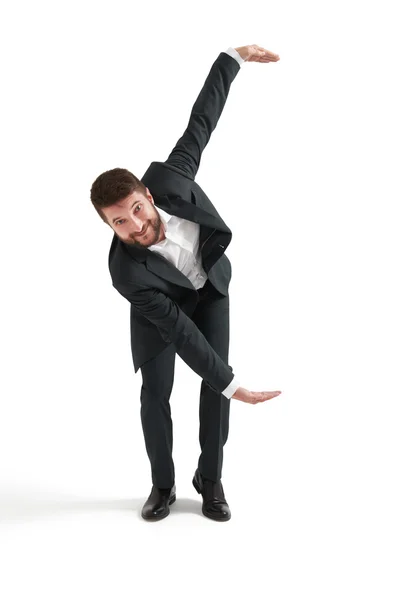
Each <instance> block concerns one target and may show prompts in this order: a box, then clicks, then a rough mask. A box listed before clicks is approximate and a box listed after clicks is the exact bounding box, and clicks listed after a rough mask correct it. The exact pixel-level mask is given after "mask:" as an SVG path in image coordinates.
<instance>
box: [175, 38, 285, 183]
mask: <svg viewBox="0 0 400 600" xmlns="http://www.w3.org/2000/svg"><path fill="white" fill-rule="evenodd" d="M277 60H279V55H278V54H274V53H273V52H270V51H269V50H266V49H265V48H262V47H261V46H257V45H256V44H253V45H250V46H240V47H238V48H232V47H230V48H228V49H227V50H226V51H225V52H221V53H220V54H219V56H218V57H217V59H216V60H215V62H214V63H213V65H212V67H211V69H210V72H209V74H208V76H207V79H206V80H205V83H204V85H203V87H202V89H201V92H200V94H199V95H198V97H197V99H196V102H195V103H194V105H193V108H192V111H191V113H190V118H189V123H188V126H187V128H186V130H185V132H184V134H183V135H182V137H180V138H179V140H178V141H177V143H176V145H175V147H174V148H173V150H172V152H171V153H170V155H169V156H168V158H167V160H166V161H165V162H166V164H170V165H173V166H175V167H177V168H178V169H180V170H181V171H183V173H184V174H185V175H186V176H187V177H189V178H190V179H194V178H195V176H196V173H197V171H198V169H199V166H200V159H201V155H202V153H203V150H204V148H205V147H206V145H207V144H208V142H209V139H210V137H211V134H212V132H213V131H214V129H215V127H216V125H217V123H218V120H219V118H220V116H221V113H222V110H223V108H224V106H225V102H226V100H227V97H228V93H229V89H230V86H231V83H232V81H233V80H234V79H235V77H236V75H237V74H238V72H239V69H240V66H241V65H242V64H243V62H245V61H248V62H276V61H277Z"/></svg>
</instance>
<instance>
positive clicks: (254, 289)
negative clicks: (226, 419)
mask: <svg viewBox="0 0 400 600" xmlns="http://www.w3.org/2000/svg"><path fill="white" fill-rule="evenodd" d="M393 9H394V3H390V2H383V3H381V4H380V5H379V7H378V5H377V4H376V3H365V2H354V1H350V2H349V0H347V1H346V2H344V1H341V2H335V3H327V2H323V3H322V2H310V1H306V2H287V1H286V2H285V1H282V2H279V3H277V2H265V1H264V0H263V1H255V2H251V1H250V2H237V3H235V2H231V1H226V2H216V1H214V2H209V3H207V2H203V3H201V4H200V3H188V2H183V1H182V2H175V1H173V2H169V3H161V2H160V3H159V4H156V3H154V2H152V3H148V4H147V5H145V4H144V3H139V2H113V3H111V2H101V3H100V2H97V3H94V2H86V3H82V2H79V3H78V2H75V3H71V2H68V3H66V2H65V3H61V2H34V3H28V2H20V3H18V4H13V5H11V3H9V4H8V6H4V7H3V9H2V11H1V12H2V14H1V19H0V22H1V26H0V27H1V32H0V33H1V36H0V39H1V51H2V76H1V79H2V89H3V91H2V97H1V103H2V106H1V132H2V133H1V138H2V140H1V153H2V157H1V164H2V177H1V218H2V229H1V236H0V238H1V280H2V292H1V302H2V308H1V313H0V314H1V332H2V333H1V341H2V347H3V348H2V357H3V358H2V377H1V415H0V417H1V419H0V456H1V459H0V494H1V495H0V553H1V554H0V562H1V565H2V574H1V578H0V593H1V596H2V597H4V598H5V599H7V600H14V599H18V600H19V599H21V600H22V599H25V598H30V597H32V596H38V597H39V596H40V598H41V599H42V600H44V599H50V598H51V599H54V598H57V599H58V600H64V599H68V600H70V599H71V598H74V599H77V600H81V599H82V600H87V598H90V597H93V598H94V597H96V598H99V599H100V598H101V599H103V598H107V599H108V598H109V599H112V600H114V599H115V598H118V600H124V599H128V598H129V599H130V598H134V597H136V595H138V594H139V593H141V594H142V595H143V597H149V598H160V597H162V598H174V599H177V598H185V599H186V598H190V599H191V600H192V599H197V598H202V599H203V598H218V597H224V598H231V597H232V596H235V597H236V595H237V596H239V597H243V596H244V595H245V596H246V597H248V598H252V599H259V598H260V599H261V598H263V599H264V598H268V599H269V600H281V599H290V600H293V599H297V598H299V597H300V596H304V597H307V598H308V599H309V600H311V599H318V600H319V599H321V598H323V599H324V600H327V599H330V598H332V599H333V598H334V599H335V600H336V599H337V598H339V597H340V598H345V599H349V600H350V599H351V600H353V599H354V598H368V599H369V598H374V599H375V598H385V599H386V600H390V599H394V598H396V599H397V598H399V593H400V585H399V578H398V566H399V533H400V531H399V511H398V506H399V493H398V489H397V485H398V483H399V462H398V457H399V436H398V430H399V414H400V409H399V401H400V393H399V387H400V386H399V383H398V380H399V366H400V360H399V359H400V356H399V355H400V352H399V333H400V331H399V329H400V328H399V310H398V307H399V300H400V298H399V251H400V247H399V246H400V244H399V229H400V228H399V218H398V206H399V200H400V194H399V178H398V170H399V133H400V132H399V111H398V106H399V105H400V103H399V100H400V98H399V92H398V88H397V85H398V72H399V58H400V56H399V55H400V52H399V46H398V22H397V21H396V20H395V18H394V10H393ZM247 44H258V45H261V46H264V47H265V48H267V49H269V50H271V51H273V52H276V53H278V54H279V55H280V61H279V62H277V63H267V64H257V63H244V64H243V65H242V67H241V69H240V71H239V73H238V75H237V77H236V78H235V80H234V81H233V83H232V85H231V89H230V93H229V96H228V99H227V102H226V105H225V108H224V111H223V113H222V115H221V117H220V120H219V123H218V125H217V128H216V129H215V131H214V133H213V134H212V137H211V139H210V142H209V144H208V145H207V147H206V148H205V150H204V152H203V155H202V161H201V166H200V169H199V172H198V174H197V177H196V181H197V183H199V185H201V187H202V188H203V189H204V191H205V192H206V193H207V195H208V196H209V198H210V199H211V201H212V202H213V203H214V205H215V207H216V208H217V210H218V212H219V213H220V215H221V216H222V218H223V219H224V221H225V222H226V223H227V225H228V226H229V227H230V228H231V230H232V232H233V238H232V242H231V244H230V246H229V248H228V250H227V255H228V257H229V259H230V260H231V263H232V269H233V274H232V280H231V285H230V302H231V346H230V358H229V363H230V364H231V365H232V367H233V371H234V373H235V375H236V376H237V377H238V378H239V379H240V381H241V384H242V385H243V386H244V387H247V388H248V389H251V390H254V391H260V390H282V394H281V395H280V396H279V397H277V398H274V399H273V400H271V401H268V402H265V403H262V404H258V405H256V406H251V405H249V404H245V403H243V402H240V401H238V400H234V399H232V400H231V419H230V432H229V438H228V442H227V444H226V446H225V449H224V466H223V477H222V482H223V485H224V490H225V494H226V498H227V500H228V503H229V505H230V508H231V511H232V518H231V520H230V521H229V522H227V523H223V524H222V523H216V522H214V521H211V520H210V519H207V518H206V517H204V516H203V515H202V513H201V496H199V495H198V494H197V493H196V491H195V490H194V488H193V486H192V483H191V480H192V477H193V473H194V470H195V468H196V465H197V460H198V455H199V451H200V447H199V442H198V402H199V392H200V384H201V380H200V378H199V376H198V375H197V374H196V373H194V372H193V371H191V370H190V368H189V367H188V366H187V365H186V364H185V363H184V362H183V361H182V360H181V358H180V357H179V356H177V357H176V371H175V385H174V389H173V392H172V396H171V408H172V417H173V422H174V460H175V471H176V486H177V501H176V503H175V504H173V505H172V506H171V514H170V515H169V516H168V518H166V519H164V520H162V521H160V522H157V523H148V522H145V521H144V520H143V519H142V518H141V516H140V510H141V507H142V505H143V503H144V502H145V500H146V498H147V496H148V495H149V493H150V489H151V478H150V464H149V461H148V458H147V454H146V450H145V445H144V438H143V434H142V429H141V423H140V413H139V411H140V399H139V394H140V387H141V373H140V372H138V373H137V374H136V375H135V374H134V370H133V363H132V358H131V350H130V331H129V303H128V302H127V301H126V300H125V299H124V298H123V297H122V296H120V295H119V294H118V292H116V290H115V289H114V288H113V287H112V285H111V278H110V274H109V271H108V263H107V260H108V252H109V246H110V243H111V239H112V231H111V229H110V228H109V227H107V226H106V225H105V224H104V223H103V222H102V221H101V219H100V218H99V217H98V215H97V213H96V212H95V210H94V208H93V207H92V205H91V202H90V187H91V185H92V182H93V181H94V179H95V178H96V177H97V176H98V175H99V174H100V173H102V172H103V171H105V170H108V169H112V168H115V167H124V168H127V169H129V170H130V171H131V172H133V173H134V174H135V175H136V176H138V177H141V175H142V174H143V173H144V172H145V171H146V169H147V167H148V165H149V164H150V162H151V161H155V160H158V161H163V160H165V159H166V158H167V156H168V154H169V152H170V151H171V149H172V148H173V146H174V145H175V142H176V141H177V140H178V138H179V137H180V136H181V135H182V133H183V131H184V129H185V127H186V125H187V122H188V118H189V115H190V111H191V108H192V105H193V103H194V101H195V99H196V98H197V95H198V93H199V92H200V90H201V87H202V85H203V83H204V81H205V78H206V76H207V75H208V72H209V70H210V68H211V65H212V63H213V62H214V60H215V59H216V57H217V56H218V54H219V52H221V51H223V50H225V49H226V48H227V47H228V46H233V47H238V46H243V45H247ZM150 191H151V190H150ZM248 227H250V232H249V233H244V230H245V229H247V228H248ZM139 590H141V591H140V592H139Z"/></svg>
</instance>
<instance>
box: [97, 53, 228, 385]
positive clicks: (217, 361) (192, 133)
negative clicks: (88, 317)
mask: <svg viewBox="0 0 400 600" xmlns="http://www.w3.org/2000/svg"><path fill="white" fill-rule="evenodd" d="M239 69H240V65H239V63H238V62H237V61H236V60H235V59H234V58H232V57H231V56H229V55H228V54H226V53H225V52H221V53H220V54H219V56H218V58H217V59H216V60H215V62H214V63H213V65H212V66H211V69H210V72H209V74H208V76H207V78H206V80H205V83H204V85H203V87H202V89H201V91H200V94H199V95H198V97H197V99H196V101H195V103H194V105H193V108H192V111H191V114H190V119H189V123H188V126H187V128H186V130H185V132H184V134H183V135H182V137H181V138H180V139H179V140H178V142H177V143H176V145H175V147H174V148H173V150H172V152H171V153H170V155H169V156H168V158H167V160H166V161H165V162H152V163H151V164H150V166H149V167H148V169H147V171H146V172H145V173H144V175H143V176H142V178H141V181H142V182H143V183H144V184H145V185H146V186H147V187H148V188H149V190H150V193H151V194H152V196H153V198H154V204H155V206H156V207H157V206H159V207H161V208H162V209H163V210H165V211H166V212H167V213H169V214H172V215H177V216H178V217H182V218H184V219H188V220H189V221H194V222H196V223H199V225H200V241H199V248H200V252H201V257H202V264H203V268H204V270H205V272H206V273H207V276H208V278H209V280H210V282H211V283H212V285H213V286H214V287H215V288H216V289H217V290H218V291H219V292H220V293H221V294H223V295H228V286H229V282H230V279H231V273H232V271H231V264H230V261H229V259H228V257H227V256H226V255H225V254H224V253H225V250H226V248H227V247H228V246H229V244H230V242H231V239H232V232H231V230H230V229H229V227H228V226H227V225H226V224H225V222H224V221H223V219H222V218H221V216H220V215H219V214H218V212H217V210H216V208H215V207H214V205H213V204H212V202H211V201H210V199H209V198H208V196H207V195H206V193H205V192H204V191H203V190H202V188H201V187H200V186H199V185H198V184H197V183H196V182H195V181H194V179H195V176H196V173H197V171H198V168H199V164H200V159H201V155H202V152H203V150H204V148H205V146H206V145H207V143H208V141H209V139H210V136H211V133H212V131H213V130H214V129H215V127H216V125H217V122H218V119H219V117H220V115H221V113H222V110H223V108H224V105H225V102H226V99H227V97H228V93H229V88H230V85H231V83H232V81H233V80H234V79H235V77H236V75H237V73H238V71H239ZM109 269H110V274H111V278H112V284H113V286H114V287H115V288H116V289H117V290H118V292H119V293H120V294H121V295H122V296H124V298H126V299H127V300H128V301H129V302H130V303H131V315H130V316H131V348H132V357H133V363H134V368H135V373H136V372H137V371H138V369H139V368H140V367H141V366H142V365H143V363H145V362H146V361H147V360H149V359H151V358H153V357H155V356H157V355H158V354H159V353H160V352H161V351H162V350H164V348H165V347H166V346H167V345H168V344H171V343H173V344H174V345H175V347H176V352H177V353H178V354H179V356H180V357H181V358H182V359H183V360H184V361H185V362H186V364H188V365H189V366H190V367H191V368H192V369H193V370H194V371H195V372H196V373H197V374H198V375H199V376H200V377H201V378H202V379H205V380H206V381H207V382H208V383H209V385H211V386H212V387H213V388H214V389H215V390H217V391H218V392H222V391H223V390H224V389H225V388H226V387H227V386H228V385H229V383H230V382H231V381H232V379H233V373H232V368H231V367H230V366H229V365H227V364H226V363H225V362H224V361H223V360H222V359H221V358H220V357H219V356H218V354H217V353H216V352H215V351H214V349H213V348H212V347H211V346H210V344H209V343H208V342H207V340H206V338H205V337H204V335H203V334H202V333H201V331H200V330H199V329H198V327H197V326H196V325H195V323H194V322H193V321H192V320H191V318H190V317H191V315H192V314H193V311H194V309H195V307H196V304H197V302H198V299H199V294H198V291H197V290H196V289H195V287H194V286H193V285H192V283H191V282H190V280H189V279H188V278H187V277H186V276H185V275H184V274H183V273H182V272H181V271H179V269H177V268H176V267H175V266H174V265H173V264H172V263H171V262H169V261H168V260H167V259H165V258H164V257H163V256H161V255H160V254H159V253H157V252H152V251H151V250H149V249H147V248H144V249H141V248H136V247H133V246H129V245H128V244H125V243H124V242H122V241H121V240H120V238H119V237H118V236H117V235H116V234H114V237H113V240H112V243H111V248H110V252H109Z"/></svg>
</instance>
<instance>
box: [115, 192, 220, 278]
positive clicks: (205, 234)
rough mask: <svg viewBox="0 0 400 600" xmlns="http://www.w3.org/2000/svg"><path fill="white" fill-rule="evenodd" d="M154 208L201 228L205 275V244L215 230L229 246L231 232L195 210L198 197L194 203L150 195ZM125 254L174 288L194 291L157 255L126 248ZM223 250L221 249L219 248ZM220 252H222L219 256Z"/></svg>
mask: <svg viewBox="0 0 400 600" xmlns="http://www.w3.org/2000/svg"><path fill="white" fill-rule="evenodd" d="M153 198H154V204H155V206H159V207H160V208H162V209H163V210H165V211H166V212H167V213H169V214H171V215H175V216H178V217H181V218H183V219H187V220H188V221H194V222H195V223H198V224H199V225H200V237H199V246H200V249H201V250H200V251H201V254H202V258H203V267H204V269H205V270H206V271H208V268H207V269H206V264H205V263H204V250H205V248H206V242H207V240H208V239H209V238H210V236H211V235H212V234H213V233H214V231H215V230H218V231H220V232H221V234H222V236H224V234H225V235H227V236H228V240H227V244H228V243H229V242H230V238H231V231H230V229H229V228H228V227H227V226H226V225H225V223H224V222H223V221H222V219H221V217H220V216H219V215H218V214H211V213H210V212H208V211H207V210H205V209H203V208H201V207H200V206H198V204H197V203H196V202H197V196H195V194H193V200H194V202H187V201H186V200H183V199H182V198H181V197H180V196H173V195H168V196H167V195H162V196H156V195H155V194H153ZM125 246H126V248H127V250H128V252H129V253H130V254H131V255H132V256H133V257H134V258H135V260H137V261H139V262H145V264H146V268H147V269H149V270H150V271H152V272H153V273H155V274H156V275H158V276H159V277H162V278H163V279H167V280H168V281H171V282H172V283H174V284H176V285H181V286H184V287H187V288H189V289H191V290H194V289H195V288H194V286H193V284H192V283H191V281H190V279H189V278H188V277H186V275H184V274H183V273H182V272H181V271H180V270H179V269H177V268H176V267H175V266H174V265H173V264H172V263H171V262H170V261H169V260H167V259H166V258H165V257H164V256H162V255H161V254H160V253H159V252H152V251H151V250H148V249H147V248H144V249H141V248H136V247H134V246H128V245H125ZM221 248H223V246H221ZM222 253H223V252H221V254H222Z"/></svg>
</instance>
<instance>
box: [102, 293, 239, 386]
mask: <svg viewBox="0 0 400 600" xmlns="http://www.w3.org/2000/svg"><path fill="white" fill-rule="evenodd" d="M113 285H114V284H113ZM133 285H134V287H133ZM133 285H132V284H130V285H129V286H127V285H122V284H118V287H117V286H116V285H114V287H115V288H116V289H117V291H118V292H119V293H120V294H121V295H122V296H124V298H126V299H127V300H129V302H130V303H131V304H132V305H133V306H134V307H135V309H136V310H137V311H138V312H139V313H140V314H141V315H142V316H144V317H146V319H148V320H149V321H150V322H151V323H153V325H155V326H156V327H157V328H158V330H159V331H160V335H161V337H162V338H163V340H165V341H166V342H172V343H173V344H174V345H175V348H176V352H177V353H178V354H179V356H180V357H181V358H182V360H184V361H185V363H186V364H187V365H189V367H190V368H191V369H193V371H195V373H197V374H198V375H199V376H200V377H201V378H202V379H205V380H206V381H207V382H208V383H209V385H210V386H211V387H213V388H214V389H215V390H216V391H217V392H220V393H224V395H226V396H228V395H229V394H230V395H229V397H230V396H231V395H232V394H233V393H234V392H235V391H236V389H237V388H238V386H239V382H238V381H237V380H235V378H234V375H233V373H232V369H231V368H230V367H229V366H228V365H227V364H226V363H225V362H224V361H223V360H222V358H221V357H220V356H219V355H218V354H217V353H216V352H215V350H214V349H213V347H212V346H210V344H209V343H208V341H207V340H206V338H205V336H204V335H203V334H202V332H201V331H200V329H199V328H198V327H197V325H196V324H195V323H194V322H193V321H192V319H190V318H189V317H188V316H187V315H186V313H185V312H184V311H183V310H182V309H181V308H180V307H179V305H178V304H177V303H176V302H174V301H173V300H171V298H169V297H168V296H166V295H165V294H164V293H163V292H161V291H159V290H157V289H155V288H150V287H146V286H143V285H140V284H137V283H135V284H133ZM234 380H235V381H234ZM231 384H232V385H231Z"/></svg>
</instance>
